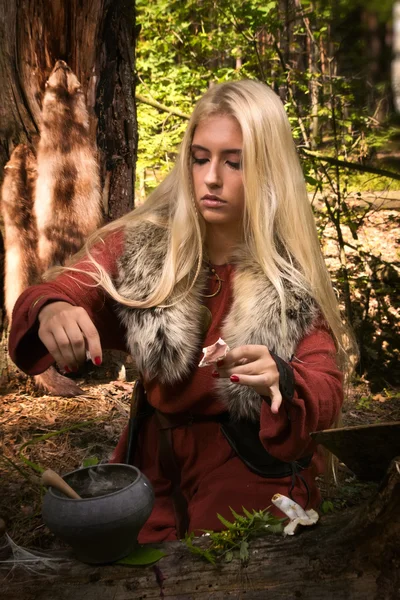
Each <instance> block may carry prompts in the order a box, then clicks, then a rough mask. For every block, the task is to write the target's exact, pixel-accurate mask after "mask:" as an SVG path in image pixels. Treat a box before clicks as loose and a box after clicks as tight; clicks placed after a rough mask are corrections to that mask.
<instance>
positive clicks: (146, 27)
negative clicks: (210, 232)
mask: <svg viewBox="0 0 400 600" xmlns="http://www.w3.org/2000/svg"><path fill="white" fill-rule="evenodd" d="M389 4H390V3H389V0H388V1H387V2H381V3H379V4H378V3H377V2H376V1H374V0H370V1H369V3H368V8H369V10H370V11H373V13H374V14H376V15H377V16H378V18H379V19H381V20H382V22H384V20H385V19H386V20H388V19H389V18H390V12H391V7H390V6H389ZM136 9H137V21H138V23H139V25H140V28H141V29H140V35H139V38H138V43H137V53H136V54H137V62H136V65H137V74H138V86H137V92H138V94H140V95H142V96H145V97H147V98H149V99H153V100H156V101H158V102H159V103H162V104H164V105H166V106H168V107H171V108H177V109H179V110H180V111H181V112H183V113H185V114H190V112H191V110H192V107H193V104H194V103H195V102H196V100H197V99H198V98H199V97H200V96H201V95H202V94H203V93H204V92H205V91H206V90H207V88H208V87H209V86H210V85H211V84H212V83H214V82H222V81H226V80H235V79H242V78H250V79H259V80H262V81H265V82H266V83H268V84H269V85H271V87H272V88H273V89H274V90H275V91H276V92H278V93H279V95H280V96H281V98H282V100H283V101H284V103H285V107H286V110H287V113H288V116H289V120H290V123H291V126H292V129H293V133H294V136H295V139H296V140H297V143H298V145H299V146H300V147H301V146H304V147H309V148H310V147H311V148H313V149H315V148H317V147H318V148H320V149H321V150H322V151H323V152H326V153H327V154H328V155H330V156H338V155H341V156H343V157H346V158H347V159H348V160H349V159H350V160H355V161H361V162H362V161H365V160H370V159H371V157H372V156H373V155H374V153H375V152H376V150H377V148H380V147H382V146H384V145H385V144H386V143H387V141H388V140H389V139H390V138H391V137H392V136H393V130H391V129H390V128H388V127H387V126H386V123H380V122H379V121H377V119H376V118H375V116H374V115H373V114H372V113H373V111H374V110H375V109H374V108H372V107H371V103H374V105H375V106H376V105H377V104H378V103H379V102H380V101H381V100H382V99H385V97H386V96H387V93H388V89H387V83H384V81H385V80H382V83H380V82H378V83H377V84H376V85H374V86H369V87H368V84H367V85H366V77H367V74H368V63H367V62H366V57H368V56H369V53H368V51H367V50H368V48H367V44H368V36H366V35H364V33H365V32H364V29H363V25H362V19H361V10H365V3H361V1H357V0H352V1H350V2H348V1H347V0H340V1H339V2H338V1H337V0H335V1H333V0H318V1H317V2H315V1H314V0H313V1H312V0H301V2H298V3H297V8H296V7H295V6H294V4H288V8H287V10H289V13H287V11H286V10H284V9H283V5H282V3H281V2H278V0H269V1H267V2H263V1H262V0H244V1H243V2H240V3H239V2H231V1H230V0H202V1H201V2H199V1H198V0H185V1H181V0H179V1H177V0H175V1H172V2H168V1H167V0H154V1H152V2H147V1H145V0H137V1H136ZM350 25H351V27H350ZM346 26H347V28H348V29H346ZM354 28H356V29H355V33H354V35H353V34H352V36H351V39H349V36H348V31H349V30H353V29H354ZM356 33H357V34H358V35H356ZM354 73H357V76H356V77H355V76H354ZM371 90H372V91H371ZM366 96H368V98H366ZM366 100H367V101H366ZM138 125H139V133H140V135H139V137H140V139H139V153H138V164H137V172H138V179H139V182H138V187H139V188H140V189H139V192H140V196H141V197H144V196H145V195H146V194H147V192H148V191H150V190H151V189H152V188H154V187H155V186H156V185H157V184H158V183H159V181H160V180H161V179H162V178H163V177H164V176H165V174H166V173H167V172H168V171H169V170H170V169H171V168H172V166H173V164H174V160H175V157H176V153H177V149H178V145H179V142H180V140H181V138H182V135H183V132H184V130H185V128H186V119H184V118H182V117H178V116H176V115H174V114H170V113H168V112H166V111H162V110H160V109H157V108H154V107H152V106H149V105H147V104H144V103H143V102H138ZM333 129H334V131H333ZM314 168H315V162H314V163H312V161H310V159H306V161H305V171H306V174H308V175H310V176H312V177H313V179H316V178H315V177H314V176H313V175H312V170H313V169H314ZM325 179H326V177H325ZM364 179H365V178H364ZM368 179H370V178H368ZM357 180H358V181H359V180H360V176H359V175H358V176H357ZM348 183H349V182H348ZM375 183H376V182H374V185H375ZM349 185H350V184H349Z"/></svg>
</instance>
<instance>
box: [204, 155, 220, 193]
mask: <svg viewBox="0 0 400 600" xmlns="http://www.w3.org/2000/svg"><path fill="white" fill-rule="evenodd" d="M208 164H209V168H208V170H207V173H206V175H205V177H204V183H205V184H206V185H208V186H209V187H220V186H221V184H222V181H221V173H220V169H219V165H218V163H217V162H214V161H210V162H209V163H208Z"/></svg>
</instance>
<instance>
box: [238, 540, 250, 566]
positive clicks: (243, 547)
mask: <svg viewBox="0 0 400 600" xmlns="http://www.w3.org/2000/svg"><path fill="white" fill-rule="evenodd" d="M239 556H240V560H241V561H243V562H244V561H246V560H248V558H249V544H248V542H246V541H245V540H243V542H242V543H241V544H240V550H239Z"/></svg>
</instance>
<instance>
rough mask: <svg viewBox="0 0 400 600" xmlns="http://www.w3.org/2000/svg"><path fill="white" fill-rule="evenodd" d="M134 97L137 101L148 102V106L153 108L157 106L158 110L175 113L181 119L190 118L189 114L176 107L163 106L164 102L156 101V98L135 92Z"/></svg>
mask: <svg viewBox="0 0 400 600" xmlns="http://www.w3.org/2000/svg"><path fill="white" fill-rule="evenodd" d="M135 98H136V100H138V102H141V103H142V104H148V105H149V106H152V107H153V108H158V110H162V111H164V112H167V113H169V114H170V115H176V116H177V117H181V119H190V115H187V114H186V113H183V112H181V111H180V110H177V109H176V108H169V107H168V106H165V104H161V103H160V102H157V100H151V99H150V98H146V97H145V96H142V95H141V94H136V95H135Z"/></svg>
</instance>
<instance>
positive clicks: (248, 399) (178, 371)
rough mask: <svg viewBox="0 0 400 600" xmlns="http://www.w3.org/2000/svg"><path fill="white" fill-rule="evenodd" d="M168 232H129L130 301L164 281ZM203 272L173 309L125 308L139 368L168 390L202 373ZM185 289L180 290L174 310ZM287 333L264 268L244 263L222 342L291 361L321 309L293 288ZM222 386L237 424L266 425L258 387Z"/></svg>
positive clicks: (123, 281)
mask: <svg viewBox="0 0 400 600" xmlns="http://www.w3.org/2000/svg"><path fill="white" fill-rule="evenodd" d="M167 247H168V231H167V230H166V229H163V228H161V227H157V226H155V225H153V224H150V223H140V224H138V225H136V226H135V227H134V228H132V229H131V230H128V231H127V232H126V237H125V249H124V253H123V254H122V256H121V258H120V260H119V265H118V267H119V273H118V279H117V284H116V285H117V289H118V291H119V293H120V294H121V295H123V296H125V297H127V298H135V299H139V298H140V299H144V298H146V296H147V295H148V293H149V292H150V290H151V287H152V286H153V285H154V284H155V282H156V281H157V280H158V277H159V276H160V274H161V269H162V266H163V262H164V258H165V252H166V248H167ZM206 276H207V274H206V273H202V274H201V276H200V277H199V279H198V281H197V282H196V284H195V286H194V287H193V289H192V290H191V291H190V293H189V294H188V295H187V296H186V297H185V298H184V299H183V300H179V301H178V302H177V304H176V305H174V306H172V307H170V308H164V309H163V308H150V309H132V308H128V307H126V306H122V305H121V306H120V307H119V309H118V310H119V315H120V317H121V319H122V322H123V324H124V325H125V327H126V329H127V344H128V347H129V349H130V352H131V353H132V355H133V357H134V358H135V360H136V363H137V366H138V369H139V371H140V372H141V373H143V374H146V376H147V377H149V378H154V377H157V378H158V380H159V381H160V383H161V384H174V383H177V382H178V381H181V380H182V379H184V378H185V377H186V376H187V375H188V374H189V373H190V371H191V370H192V369H193V368H195V361H196V359H197V357H198V355H199V351H200V349H201V346H202V339H203V337H202V333H201V301H202V291H203V289H204V285H205V281H206ZM184 289H185V283H182V282H181V283H180V284H178V285H177V286H176V287H175V289H174V292H173V294H172V296H171V298H169V299H168V300H167V301H166V304H169V303H171V302H173V301H174V298H176V297H177V296H179V295H180V294H181V293H182V291H184ZM285 296H286V302H287V306H286V315H287V332H286V336H284V337H283V336H282V333H281V331H282V328H281V316H280V301H279V296H278V293H277V291H276V290H275V288H274V286H273V285H272V284H271V282H270V281H269V280H268V279H267V278H266V276H265V275H264V273H263V272H262V270H261V268H260V267H259V266H258V265H257V264H256V263H254V261H251V259H250V258H249V257H244V258H243V259H241V260H240V261H238V265H237V267H236V271H235V276H234V283H233V298H234V300H233V303H232V307H231V310H230V312H229V314H228V315H227V317H226V319H225V322H224V325H223V328H222V334H221V337H223V339H224V340H225V342H226V343H227V344H228V345H229V347H230V348H236V347H238V346H243V345H250V344H261V345H264V346H267V348H268V349H270V350H272V351H274V352H275V353H276V354H278V356H280V357H281V358H283V359H284V360H290V358H291V356H292V354H293V353H294V351H295V349H296V346H297V345H298V343H299V342H300V340H301V339H302V337H304V335H306V334H307V333H309V332H310V331H311V329H312V327H313V324H314V322H315V319H316V318H317V317H318V314H319V313H318V308H317V306H316V304H315V302H314V300H313V299H312V298H311V296H310V295H309V294H307V293H306V292H304V291H303V290H300V289H299V288H296V287H295V286H294V285H292V284H290V283H289V282H287V283H286V286H285ZM216 387H217V390H218V392H219V395H220V396H221V398H222V400H223V401H224V403H225V404H226V406H227V408H228V410H229V412H230V413H231V415H232V416H233V417H234V418H237V419H239V418H250V419H253V420H256V419H258V418H259V414H260V410H261V404H262V399H261V397H260V396H259V394H257V393H256V392H255V391H254V390H253V389H252V388H249V387H246V386H241V385H235V384H233V383H231V382H230V381H229V380H226V379H221V380H218V381H217V382H216Z"/></svg>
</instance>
